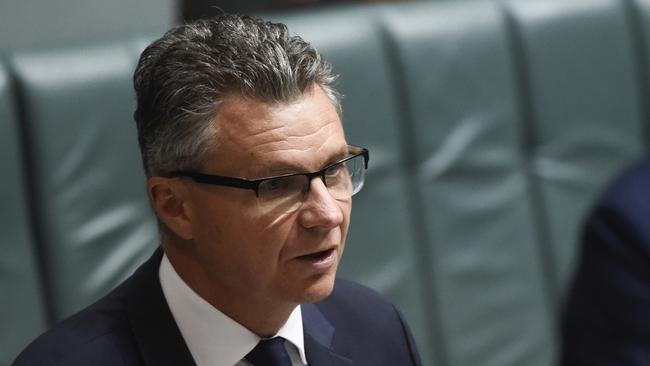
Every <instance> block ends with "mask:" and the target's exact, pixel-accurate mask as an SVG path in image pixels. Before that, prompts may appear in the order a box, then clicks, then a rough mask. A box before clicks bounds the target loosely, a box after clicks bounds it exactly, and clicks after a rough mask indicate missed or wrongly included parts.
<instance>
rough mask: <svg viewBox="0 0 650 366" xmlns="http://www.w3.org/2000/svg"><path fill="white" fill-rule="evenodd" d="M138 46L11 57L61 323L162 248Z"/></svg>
mask: <svg viewBox="0 0 650 366" xmlns="http://www.w3.org/2000/svg"><path fill="white" fill-rule="evenodd" d="M136 54H137V52H136V50H135V46H134V44H133V43H132V42H104V43H101V44H97V45H87V46H84V45H80V46H71V47H68V48H64V49H56V50H39V51H21V52H16V53H14V54H13V55H12V57H11V63H12V65H13V68H14V70H15V73H16V80H17V82H18V83H19V86H20V89H21V90H22V91H23V104H24V106H25V110H26V114H25V117H24V121H23V123H24V128H25V131H26V137H27V144H28V147H29V149H30V150H31V154H30V155H31V161H30V166H29V169H31V172H32V174H31V176H32V178H33V181H32V182H31V185H32V192H31V193H32V195H33V197H34V200H35V201H36V202H37V212H36V225H37V230H36V233H38V238H37V240H38V241H39V247H40V248H41V249H42V250H43V251H44V253H43V256H44V258H45V259H46V263H45V267H44V270H45V271H46V272H47V273H46V274H45V278H46V279H47V283H46V285H47V286H49V288H50V290H49V294H50V295H51V296H52V299H51V304H52V313H53V316H54V319H53V320H60V319H62V318H63V317H65V316H67V315H70V314H71V313H72V312H75V311H77V310H79V309H80V308H82V307H83V306H85V305H87V304H88V303H90V302H91V301H93V300H95V299H97V298H98V297H99V296H100V295H101V294H103V293H106V292H107V291H108V290H109V289H110V288H112V287H114V286H115V285H116V284H117V283H119V282H120V281H121V280H122V279H124V278H125V277H126V276H128V275H129V274H130V272H131V271H132V270H133V269H134V268H135V267H136V266H137V265H138V264H139V263H140V262H141V261H142V260H143V259H144V258H146V257H147V256H149V254H150V252H151V251H152V249H153V247H154V246H155V245H156V244H157V226H156V223H155V220H154V218H153V215H152V213H151V210H150V208H149V205H148V202H147V197H146V193H145V189H144V187H145V179H144V174H143V173H142V168H141V160H140V157H139V152H138V148H137V136H136V131H135V124H134V122H133V120H132V113H133V109H134V96H133V92H132V86H131V77H132V73H133V69H134V65H135V62H136Z"/></svg>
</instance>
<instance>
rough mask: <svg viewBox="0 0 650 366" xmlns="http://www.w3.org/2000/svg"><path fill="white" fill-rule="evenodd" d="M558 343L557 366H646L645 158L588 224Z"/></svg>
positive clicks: (649, 283) (649, 308)
mask: <svg viewBox="0 0 650 366" xmlns="http://www.w3.org/2000/svg"><path fill="white" fill-rule="evenodd" d="M562 335H563V344H562V365H566V366H581V365H585V366H587V365H589V366H615V365H616V366H618V365H630V366H634V365H638V366H641V365H650V157H649V158H646V159H645V160H643V161H641V162H640V163H638V164H636V165H635V166H634V167H632V168H631V169H630V170H628V171H627V172H626V173H625V174H623V176H622V177H620V178H619V179H618V180H617V181H616V182H615V183H614V185H613V186H612V187H611V188H610V189H609V190H608V191H607V193H606V194H605V196H604V197H603V199H602V200H601V201H600V202H599V203H598V205H597V206H596V209H595V211H594V213H593V215H592V217H591V218H590V219H589V221H588V223H587V226H586V230H585V235H584V240H583V248H582V256H581V259H580V263H579V266H578V270H577V273H576V276H575V279H574V283H573V287H572V289H571V292H570V294H569V298H568V301H567V307H566V312H565V315H564V321H563V328H562Z"/></svg>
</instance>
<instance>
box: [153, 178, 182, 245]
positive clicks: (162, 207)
mask: <svg viewBox="0 0 650 366" xmlns="http://www.w3.org/2000/svg"><path fill="white" fill-rule="evenodd" d="M147 194H148V195H149V200H150V201H151V206H153V209H154V210H155V211H156V215H157V216H158V218H159V219H160V220H161V221H162V222H163V223H164V224H165V226H166V227H167V228H168V229H169V230H171V231H173V232H174V233H175V234H176V235H178V236H179V237H180V238H182V239H185V240H190V239H192V238H193V234H192V222H191V220H190V219H189V217H190V215H188V214H187V209H188V207H187V201H186V200H187V199H188V192H187V187H185V185H184V184H183V183H182V182H180V181H178V180H176V179H173V178H165V177H150V178H149V179H148V180H147Z"/></svg>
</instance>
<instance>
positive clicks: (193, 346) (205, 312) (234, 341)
mask: <svg viewBox="0 0 650 366" xmlns="http://www.w3.org/2000/svg"><path fill="white" fill-rule="evenodd" d="M158 275H159V277H160V284H161V287H162V290H163V294H164V295H165V299H166V300H167V304H168V305H169V309H170V310H171V313H172V315H173V316H174V320H175V321H176V324H177V325H178V328H179V330H180V332H181V334H182V335H183V339H184V340H185V343H186V344H187V348H188V349H189V350H190V353H191V354H192V357H193V358H194V361H195V362H196V364H197V365H198V366H201V365H234V364H236V363H237V362H239V361H240V360H241V359H242V358H244V356H246V354H248V352H250V351H251V350H252V349H253V348H254V347H255V346H256V345H257V343H258V342H259V341H260V339H261V338H260V337H259V336H257V335H256V334H255V333H253V332H251V331H250V330H248V329H247V328H246V327H244V326H242V325H241V324H239V323H237V322H236V321H235V320H233V319H231V318H229V317H228V316H227V315H225V314H224V313H222V312H221V311H219V310H218V309H217V308H215V307H214V306H212V305H211V304H210V303H208V302H207V301H205V300H204V299H203V298H202V297H201V296H199V295H198V294H197V293H196V292H194V290H192V289H191V288H190V287H189V286H188V285H187V284H186V283H185V281H183V279H182V278H181V277H180V276H179V275H178V273H176V270H175V269H174V267H173V266H172V265H171V263H170V262H169V259H168V258H167V255H164V256H163V259H162V262H161V263H160V270H159V273H158ZM275 336H280V337H283V338H285V339H286V340H288V341H289V342H291V343H292V344H293V345H294V346H295V347H296V349H297V350H298V353H299V355H300V358H301V360H302V362H303V364H307V358H306V356H305V346H304V339H303V328H302V313H301V310H300V306H296V308H295V309H294V310H293V311H292V312H291V315H290V316H289V319H287V322H286V323H285V324H284V325H283V326H282V327H281V328H280V330H279V331H278V333H277V334H276V335H275Z"/></svg>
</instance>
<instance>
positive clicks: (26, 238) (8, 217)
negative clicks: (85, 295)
mask: <svg viewBox="0 0 650 366" xmlns="http://www.w3.org/2000/svg"><path fill="white" fill-rule="evenodd" d="M16 102H17V96H16V94H15V89H14V88H13V87H12V85H11V82H10V78H9V75H8V73H7V69H6V68H5V67H4V65H2V64H0V171H1V172H2V173H1V175H2V179H0V225H1V226H0V253H1V254H0V310H1V311H0V365H8V364H9V363H10V362H11V361H12V360H13V358H14V357H15V352H16V351H17V350H19V349H21V348H22V347H25V346H26V345H27V343H28V342H29V341H31V339H32V338H34V337H35V336H37V335H38V334H39V333H41V332H42V331H44V330H45V329H46V326H47V324H46V313H47V310H46V302H45V299H44V297H43V295H42V287H41V283H40V280H41V272H40V271H39V267H38V257H37V255H36V254H37V253H36V249H37V248H36V247H34V240H33V239H34V238H33V236H32V232H31V228H32V226H31V221H30V216H29V209H28V207H29V203H28V196H27V190H26V188H25V187H26V178H27V177H26V172H25V159H24V158H23V155H22V153H23V150H22V147H23V146H22V143H21V135H20V131H19V120H18V113H17V112H18V111H17V109H18V105H17V104H16Z"/></svg>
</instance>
